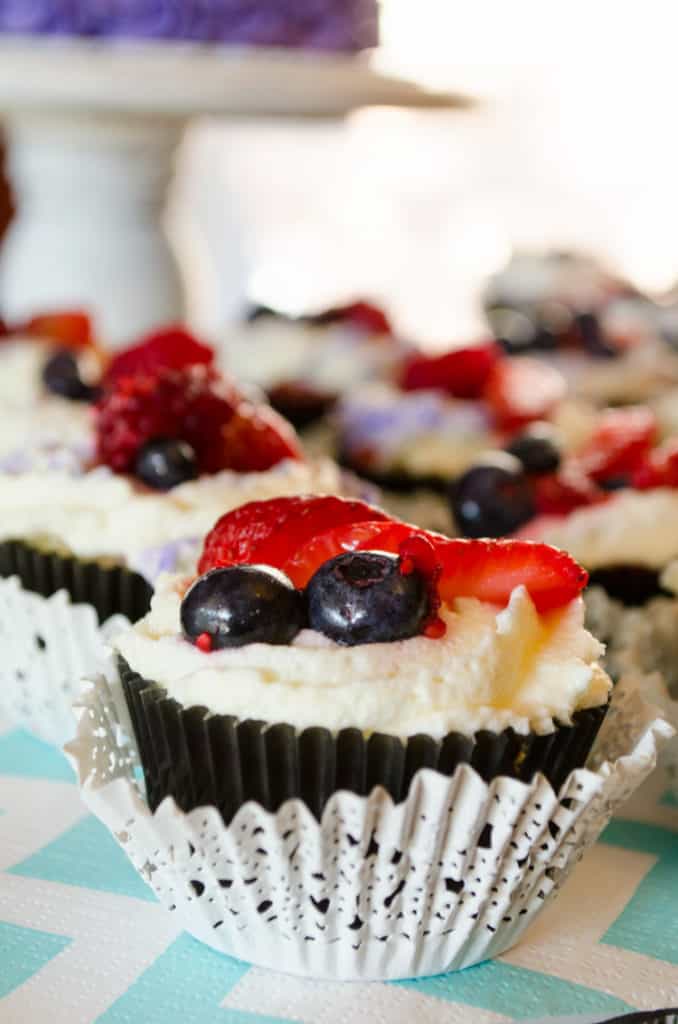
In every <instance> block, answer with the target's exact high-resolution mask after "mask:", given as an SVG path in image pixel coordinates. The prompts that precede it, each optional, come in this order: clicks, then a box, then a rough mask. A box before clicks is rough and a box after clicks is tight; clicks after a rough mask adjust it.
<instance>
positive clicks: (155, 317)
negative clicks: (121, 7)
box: [0, 39, 469, 346]
mask: <svg viewBox="0 0 678 1024" xmlns="http://www.w3.org/2000/svg"><path fill="white" fill-rule="evenodd" d="M367 105H389V106H408V107H428V108H430V107H445V108H448V109H449V108H451V107H463V106H468V105H469V101H468V100H467V99H466V98H465V97H463V96H460V95H454V94H447V93H434V92H430V91H427V90H425V89H422V88H419V87H418V86H416V85H414V84H412V83H410V82H407V81H404V80H400V79H398V78H395V77H389V76H388V75H384V74H381V73H379V72H378V71H376V70H375V69H374V68H373V67H372V66H371V63H370V60H369V59H368V58H367V57H364V58H363V57H360V58H355V57H343V56H335V55H322V54H320V55H319V54H308V53H298V52H296V51H294V52H292V51H272V50H265V49H256V50H254V49H239V48H238V49H234V48H215V47H204V46H194V45H174V44H165V43H161V44H160V43H155V44H129V43H125V44H122V43H118V44H114V45H112V44H110V43H105V44H104V43H97V42H91V41H84V40H51V39H47V40H45V39H35V40H32V39H31V40H27V39H21V40H19V39H16V40H15V39H3V40H2V42H0V110H2V111H3V113H4V115H5V117H6V130H7V134H8V139H9V143H10V150H9V171H10V176H11V178H12V182H13V185H14V189H15V192H16V195H17V198H18V206H19V213H18V216H17V217H16V219H15V222H14V224H13V226H12V228H11V230H10V232H9V235H8V237H7V240H6V244H5V246H4V251H3V255H2V261H1V263H0V310H2V312H3V313H4V315H6V316H7V317H9V318H17V319H20V318H22V317H24V316H27V315H31V314H33V313H35V311H36V310H39V309H41V308H52V309H55V308H66V307H73V306H83V305H85V306H87V307H88V308H90V309H92V310H94V311H95V313H96V317H97V324H98V327H99V330H100V332H101V333H102V335H103V336H104V337H105V339H106V340H107V342H108V343H109V344H111V345H114V346H115V345H124V344H126V343H127V342H129V340H130V339H131V338H133V337H134V336H135V335H137V334H138V333H139V332H140V331H143V330H146V329H148V328H149V327H151V326H153V325H157V324H158V323H161V322H163V321H168V320H172V319H175V318H180V317H182V315H183V313H184V309H185V304H184V287H183V284H182V281H181V276H180V273H179V270H178V267H177V264H176V261H175V259H174V256H173V254H172V251H171V249H170V247H169V244H168V242H167V240H166V237H165V233H164V230H163V213H164V208H165V197H166V192H167V187H168V185H169V182H170V178H171V176H172V167H173V158H174V153H175V151H176V147H177V145H178V143H179V142H180V140H181V137H182V134H183V131H184V128H185V126H186V123H187V121H188V119H189V118H190V117H192V116H195V115H198V114H224V115H241V116H247V117H251V116H268V117H271V116H274V117H340V116H342V115H344V114H346V113H348V112H349V111H351V110H354V109H355V108H357V107H360V106H367Z"/></svg>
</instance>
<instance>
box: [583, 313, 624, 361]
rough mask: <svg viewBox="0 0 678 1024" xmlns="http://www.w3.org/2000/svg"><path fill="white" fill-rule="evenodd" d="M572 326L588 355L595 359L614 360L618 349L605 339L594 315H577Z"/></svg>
mask: <svg viewBox="0 0 678 1024" xmlns="http://www.w3.org/2000/svg"><path fill="white" fill-rule="evenodd" d="M574 326H575V328H576V330H577V333H578V334H579V337H580V339H581V343H582V345H583V347H584V348H585V349H586V351H587V352H588V353H589V355H592V356H595V357H596V358H597V359H615V358H616V357H617V356H618V355H619V349H617V348H616V347H615V346H614V345H612V344H611V343H610V342H609V341H608V340H607V338H606V337H605V334H604V332H603V329H602V327H601V325H600V321H599V320H598V317H597V316H596V315H595V313H579V314H578V315H577V316H576V317H575V318H574Z"/></svg>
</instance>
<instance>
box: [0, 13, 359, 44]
mask: <svg viewBox="0 0 678 1024" xmlns="http://www.w3.org/2000/svg"><path fill="white" fill-rule="evenodd" d="M377 26H378V19H377V5H376V2H375V0H327V2H325V3H316V2H313V0H254V2H253V3H247V4H242V3H240V2H238V0H108V2H106V3H102V2H101V0H0V33H2V32H4V33H17V34H31V35H49V36H89V37H95V38H97V39H102V40H117V39H135V40H140V39H143V40H147V39H148V40H157V39H162V40H166V41H171V40H190V41H195V42H199V43H217V44H219V43H226V44H237V45H253V46H285V47H306V48H309V49H313V50H336V51H347V52H352V51H356V50H361V49H363V48H365V47H369V46H375V45H376V43H377Z"/></svg>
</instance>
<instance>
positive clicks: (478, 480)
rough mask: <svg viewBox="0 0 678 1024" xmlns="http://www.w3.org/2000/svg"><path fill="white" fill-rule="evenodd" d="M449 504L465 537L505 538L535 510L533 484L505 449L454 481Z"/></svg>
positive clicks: (518, 463) (529, 517) (517, 461)
mask: <svg viewBox="0 0 678 1024" xmlns="http://www.w3.org/2000/svg"><path fill="white" fill-rule="evenodd" d="M450 504H451V508H452V514H453V516H454V520H455V523H456V525H457V527H458V529H459V532H460V533H461V534H462V535H463V536H465V537H504V536H505V535H506V534H507V533H513V532H514V530H517V529H519V528H520V527H521V526H523V525H524V524H525V523H526V522H528V521H529V520H530V519H531V518H532V516H533V515H534V513H535V500H534V491H533V487H532V484H531V482H530V480H529V479H528V478H527V475H526V474H525V470H524V469H523V466H522V465H521V463H520V461H519V460H518V459H517V458H515V457H514V456H513V455H508V454H507V453H504V452H497V453H495V454H493V455H491V456H488V457H487V458H486V459H485V460H484V461H483V462H481V463H479V464H478V465H476V466H472V467H471V469H468V470H467V471H466V472H465V473H463V474H462V476H460V477H459V478H458V479H457V480H455V481H454V483H453V484H452V487H451V489H450Z"/></svg>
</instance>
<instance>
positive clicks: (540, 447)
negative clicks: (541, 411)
mask: <svg viewBox="0 0 678 1024" xmlns="http://www.w3.org/2000/svg"><path fill="white" fill-rule="evenodd" d="M506 451H507V452H508V453H509V454H510V455H515V457H516V458H517V459H519V460H520V462H521V463H522V466H523V469H524V470H525V472H526V473H534V474H541V473H555V471H556V470H557V469H558V467H559V466H560V461H561V455H560V448H559V447H558V442H557V440H556V433H555V431H554V430H553V428H552V427H550V426H549V424H548V423H535V424H534V425H533V426H531V427H528V428H527V430H525V431H524V433H522V434H519V435H518V437H514V439H513V440H512V441H511V443H510V444H509V445H508V446H507V448H506Z"/></svg>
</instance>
